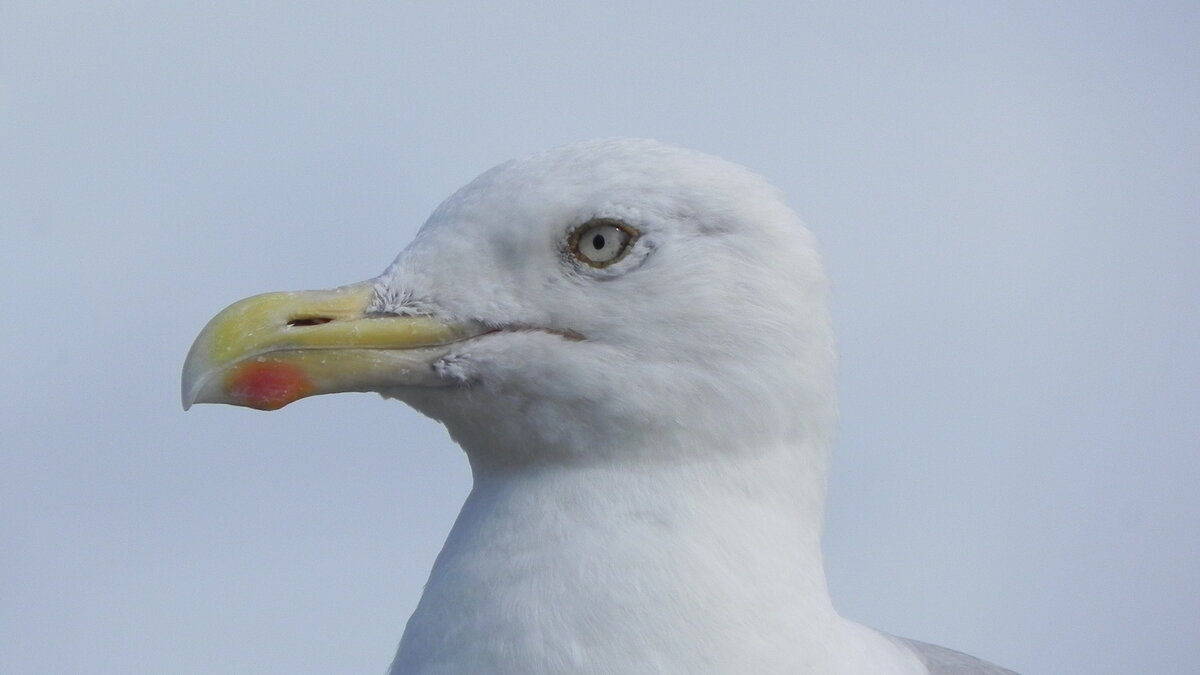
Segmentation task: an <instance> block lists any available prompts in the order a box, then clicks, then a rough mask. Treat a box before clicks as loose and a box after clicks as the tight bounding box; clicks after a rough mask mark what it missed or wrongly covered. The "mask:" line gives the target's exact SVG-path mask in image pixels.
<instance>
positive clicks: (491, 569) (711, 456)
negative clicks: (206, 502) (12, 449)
mask: <svg viewBox="0 0 1200 675" xmlns="http://www.w3.org/2000/svg"><path fill="white" fill-rule="evenodd" d="M597 223H599V224H600V225H602V226H605V227H610V228H611V227H615V228H617V229H616V230H613V229H604V230H589V229H582V228H588V227H595V226H596V224H597ZM622 228H624V229H622ZM581 231H583V232H584V235H583V236H587V237H589V239H587V240H586V241H585V242H584V244H585V245H587V246H591V247H592V249H589V252H588V253H586V254H585V253H583V252H582V251H581V250H580V248H579V242H578V240H579V238H580V237H581V234H580V232H581ZM597 233H598V234H600V235H602V236H601V238H599V239H595V238H594V236H595V234H597ZM621 233H625V234H621ZM622 236H625V237H627V238H628V241H627V242H618V243H616V244H614V241H613V239H614V237H622ZM614 246H616V247H618V248H620V250H617V249H616V248H613V247H614ZM589 255H592V256H597V257H598V256H613V258H612V260H615V262H614V261H611V260H608V259H605V260H603V261H601V262H600V263H595V262H594V261H592V260H591V259H589V257H588V256H589ZM371 288H372V298H373V299H372V301H371V303H370V305H369V307H368V308H367V312H366V315H367V316H372V317H396V316H400V317H404V316H419V317H433V318H435V319H436V320H437V321H439V322H443V323H445V324H447V325H453V326H459V327H462V326H468V327H471V328H470V329H469V330H467V329H463V330H464V331H465V334H464V335H465V337H457V338H455V339H454V340H446V341H444V342H443V343H440V344H438V345H436V348H435V349H432V350H430V349H428V348H424V349H425V351H423V352H421V354H422V356H421V359H424V361H420V359H419V360H418V361H420V362H422V363H427V364H428V368H427V369H426V370H424V371H422V374H421V376H420V377H416V376H414V375H413V373H412V372H410V371H412V368H415V366H413V367H408V366H406V368H404V369H401V370H405V371H406V372H405V373H404V374H402V375H396V376H395V377H394V378H393V379H389V377H390V376H389V375H388V374H387V373H384V374H380V373H379V372H375V373H373V374H372V376H371V377H370V378H368V379H369V380H370V386H364V387H362V388H369V389H373V390H377V391H381V392H382V393H384V394H385V395H387V396H391V397H395V398H398V399H401V400H403V401H405V402H406V403H408V404H409V405H412V406H413V407H415V408H417V409H418V410H420V411H422V412H424V413H425V414H427V415H429V416H431V417H433V418H435V419H438V420H440V421H441V422H443V423H444V424H445V425H446V427H447V429H448V430H449V432H450V434H451V436H452V437H453V438H454V440H455V441H457V442H458V443H459V444H460V445H461V446H462V448H463V449H464V450H465V452H466V454H467V457H468V458H469V460H470V463H471V467H472V470H473V474H474V480H475V484H474V488H473V489H472V491H471V494H470V496H469V497H468V498H467V502H466V504H465V505H464V507H463V510H462V513H461V515H460V516H459V518H458V521H457V522H456V523H455V525H454V528H453V530H452V531H451V533H450V535H449V538H448V539H447V541H446V544H445V547H444V549H443V550H442V552H441V554H440V555H439V556H438V559H437V562H436V563H435V565H434V568H433V570H432V572H431V575H430V579H429V582H428V584H427V586H426V589H425V594H424V596H423V597H422V599H421V601H420V604H419V606H418V607H417V609H416V611H415V613H414V614H413V616H412V618H411V620H410V621H409V623H408V627H407V629H406V631H405V633H404V637H403V639H402V641H401V644H400V648H399V652H398V654H397V655H396V659H395V662H394V664H393V666H392V671H391V672H392V673H393V675H432V674H435V673H436V674H445V675H462V674H464V673H490V674H513V675H518V674H519V675H537V674H547V675H549V674H560V673H589V674H602V673H603V674H609V673H611V674H617V673H620V674H628V673H678V674H685V673H686V674H701V673H713V674H718V673H719V674H726V673H727V674H730V675H733V674H737V675H744V674H747V673H756V674H771V673H780V674H782V673H819V674H822V675H832V674H841V673H845V674H855V675H858V674H862V673H871V674H876V675H884V674H891V673H896V674H900V673H913V674H917V673H926V672H937V673H1005V672H1008V671H1005V670H1003V669H999V668H996V667H994V666H989V665H987V664H985V663H983V662H981V661H978V660H975V659H973V658H971V657H968V656H964V655H960V654H957V653H955V652H951V651H949V650H943V649H941V648H937V647H931V646H928V645H922V644H920V643H915V642H910V641H906V640H901V639H898V638H893V637H891V636H888V635H886V634H883V633H880V632H877V631H874V630H872V629H869V628H866V627H863V626H860V625H858V624H855V623H853V622H850V621H847V620H845V619H843V618H841V617H840V616H838V614H837V613H836V612H835V610H834V608H833V606H832V604H831V601H830V598H829V595H828V591H827V588H826V582H825V575H824V570H823V568H822V559H821V549H820V537H821V521H822V515H823V514H822V510H823V502H824V496H825V485H824V481H825V473H826V465H827V458H828V451H829V444H830V441H831V437H832V433H833V427H834V424H835V417H836V395H835V382H834V379H835V368H836V357H835V349H834V340H833V332H832V328H831V326H830V321H829V315H828V311H827V306H826V295H827V288H826V279H825V275H824V272H823V270H822V265H821V262H820V257H819V254H818V252H817V248H816V243H815V241H814V238H813V237H812V235H811V234H810V233H809V231H808V230H807V229H805V227H804V226H803V225H802V224H801V222H800V221H799V219H798V218H797V217H796V215H795V214H794V213H793V212H792V210H791V209H789V208H788V207H787V206H786V205H785V203H784V202H783V200H782V198H781V196H780V195H779V193H778V192H777V191H776V190H775V189H774V188H772V187H771V186H770V185H769V184H767V183H766V182H765V181H764V180H763V179H761V178H760V177H758V176H756V175H754V174H752V173H751V172H749V171H747V170H746V169H743V168H741V167H739V166H736V165H733V164H730V163H728V162H725V161H722V160H720V159H717V158H714V157H711V156H708V155H704V154H701V153H697V152H692V151H688V150H682V149H678V148H674V147H669V146H666V145H663V144H660V143H657V142H653V141H646V140H633V139H615V140H603V141H594V142H588V143H582V144H577V145H572V146H568V147H564V148H560V149H556V150H551V151H549V152H545V153H542V154H538V155H535V156H532V157H529V158H527V159H523V160H519V161H514V162H509V163H506V164H503V165H501V166H499V167H496V168H495V169H492V170H491V171H488V172H487V173H485V174H483V175H482V176H480V177H479V178H478V179H476V180H475V181H473V182H472V183H470V184H469V185H467V186H466V187H464V188H462V189H461V190H459V191H458V192H457V193H456V194H455V195H453V196H452V197H450V198H449V199H448V200H446V202H444V203H443V204H442V205H441V206H440V207H439V208H438V209H437V210H436V211H435V212H434V213H433V215H432V216H431V217H430V219H429V221H428V222H427V223H426V224H425V226H424V227H423V228H422V229H421V231H420V233H419V234H418V235H417V237H416V239H415V240H414V241H413V243H412V244H411V245H410V246H409V247H408V248H407V249H406V250H405V251H403V252H402V253H401V254H400V256H399V257H398V258H397V259H396V262H395V263H394V264H393V265H392V266H391V267H390V268H389V269H388V270H387V271H386V272H385V273H384V274H383V275H381V276H380V277H378V278H377V279H375V280H373V281H372V282H371ZM325 320H327V319H322V321H325ZM306 321H308V320H306ZM310 322H311V321H310ZM206 339H207V338H206ZM201 342H202V341H201V340H198V344H200V343H201ZM197 349H199V347H198V348H197ZM204 367H205V368H207V367H208V366H207V365H205V366H204ZM379 368H386V365H381V366H379ZM195 369H196V370H197V372H199V371H200V370H203V368H200V367H199V366H197V367H195ZM198 377H199V376H197V378H198ZM197 381H198V380H197ZM186 386H187V385H186V384H185V395H187V389H186ZM198 386H199V385H194V386H193V389H196V388H197V387H198ZM206 386H207V385H206ZM339 387H340V388H341V389H346V388H351V387H347V386H344V385H340V384H339ZM318 389H319V388H318ZM324 390H333V388H332V387H329V388H326V389H324ZM324 390H321V391H324ZM316 393H320V391H317V392H316ZM191 396H192V397H193V398H195V397H196V394H192V395H191ZM202 400H216V399H202Z"/></svg>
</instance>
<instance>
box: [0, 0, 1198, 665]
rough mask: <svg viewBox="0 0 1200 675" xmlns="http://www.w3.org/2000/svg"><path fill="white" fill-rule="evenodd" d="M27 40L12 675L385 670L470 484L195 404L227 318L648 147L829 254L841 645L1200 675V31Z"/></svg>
mask: <svg viewBox="0 0 1200 675" xmlns="http://www.w3.org/2000/svg"><path fill="white" fill-rule="evenodd" d="M103 5H104V6H102V5H101V3H79V4H72V3H48V2H27V1H24V0H9V1H8V2H5V3H4V4H3V5H2V6H0V226H2V231H3V245H2V246H0V281H2V283H0V294H2V295H0V301H2V302H3V305H2V306H3V308H4V313H5V319H4V329H3V331H0V341H2V342H0V345H2V346H3V351H4V353H5V354H6V358H4V359H0V376H2V379H3V382H4V383H5V384H4V386H3V388H0V424H2V434H3V436H2V437H3V441H2V444H3V449H2V450H0V542H3V543H2V545H0V598H3V600H2V601H0V672H4V673H14V674H26V673H28V674H40V673H63V672H73V673H75V672H78V673H83V672H86V673H88V674H89V675H103V674H110V673H111V674H114V675H115V674H122V675H129V674H134V675H140V674H147V675H149V674H155V675H158V674H161V673H173V674H175V673H178V674H197V675H199V674H210V673H223V674H229V675H240V674H247V675H249V674H259V673H289V674H309V673H311V674H313V675H318V674H328V673H381V672H383V671H384V669H385V668H386V666H387V664H388V662H389V661H390V659H391V656H392V653H393V651H394V649H395V645H396V642H397V640H398V639H399V636H400V632H401V630H402V628H403V625H404V622H405V620H406V619H407V617H408V614H409V612H410V611H411V609H412V608H413V606H414V604H415V602H416V599H417V597H418V596H419V593H420V589H421V584H422V583H423V582H424V578H425V574H426V572H427V570H428V568H429V566H430V565H431V563H432V561H433V557H434V555H435V554H436V552H437V550H438V548H439V547H440V544H441V541H442V538H443V536H444V535H445V532H446V530H447V529H448V527H449V525H450V522H451V521H452V519H453V517H454V515H455V513H456V512H457V507H458V505H459V503H460V502H461V499H462V498H463V496H464V495H465V493H466V490H467V488H468V479H469V477H468V474H467V468H466V463H465V461H464V459H463V457H462V456H461V454H460V453H459V452H458V450H457V449H456V448H455V447H453V446H452V445H451V443H450V442H449V441H448V440H447V439H446V437H445V435H444V434H443V432H442V430H441V429H440V427H438V426H437V425H436V424H434V423H433V422H430V421H428V420H426V419H424V418H421V417H420V416H419V415H417V414H415V413H413V412H411V411H409V410H408V409H406V408H405V407H404V406H402V405H400V404H398V403H395V402H385V401H382V400H380V399H379V398H377V397H374V396H369V395H341V396H335V397H322V398H317V399H311V400H306V401H301V402H299V403H297V404H295V405H293V406H291V407H289V408H286V409H284V410H283V411H280V412H278V413H274V414H262V413H256V412H253V411H249V410H244V409H235V408H228V407H215V406H201V407H198V408H196V409H194V410H193V411H192V412H189V413H188V414H186V415H185V414H184V413H183V412H181V411H180V409H179V401H178V376H179V368H180V366H181V364H182V361H183V357H184V355H185V353H186V351H187V348H188V346H189V344H190V342H191V340H192V338H193V337H194V335H195V334H196V332H197V331H198V330H199V329H200V328H201V327H202V326H203V324H204V322H205V321H206V320H207V319H208V318H209V317H210V316H211V315H212V314H213V313H214V312H215V311H217V310H218V309H220V308H221V307H223V306H224V305H225V304H227V303H228V302H230V301H232V300H235V299H237V298H240V297H243V296H245V295H249V294H252V293H257V292H261V291H267V290H280V289H291V288H321V287H327V286H333V285H338V284H341V283H346V282H351V281H356V280H359V279H364V278H367V277H370V276H373V275H375V274H377V273H378V272H379V271H381V270H382V269H383V268H384V267H385V266H386V265H387V264H388V263H389V262H390V260H391V258H392V256H393V255H394V254H395V253H396V252H397V251H399V250H400V248H401V247H403V245H404V244H405V243H406V242H407V241H408V240H409V239H410V238H411V237H412V235H413V233H414V232H415V230H416V228H417V227H419V226H420V224H421V223H422V222H423V220H424V218H425V216H426V215H427V214H428V213H429V211H430V210H432V208H433V207H434V206H436V205H437V203H438V202H439V201H440V200H441V199H442V198H443V197H445V196H446V195H448V194H449V193H450V192H451V191H452V190H454V189H455V188H457V187H458V186H459V185H461V184H463V183H464V182H466V181H467V180H469V179H471V178H472V177H474V176H475V175H476V174H478V173H479V172H481V171H483V170H484V169H487V168H489V167H490V166H492V165H493V164H495V163H497V162H499V161H502V160H505V159H507V158H509V157H512V156H516V155H521V154H526V153H529V152H532V151H536V150H540V149H544V148H546V147H550V146H554V145H558V144H562V143H565V142H570V141H574V140H580V139H585V138H592V137H598V136H609V135H639V136H650V137H655V138H660V139H662V140H665V141H669V142H672V143H676V144H680V145H686V146H690V147H695V148H697V149H701V150H705V151H708V152H712V153H715V154H719V155H722V156H725V157H727V158H729V159H732V160H735V161H738V162H740V163H743V164H746V165H749V166H750V167H752V168H754V169H755V170H757V171H759V172H760V173H762V174H764V175H766V176H767V177H769V178H770V179H771V180H772V181H773V182H775V183H776V184H778V185H779V186H780V187H781V188H782V189H783V190H784V191H785V192H786V193H787V194H788V195H789V197H790V200H791V202H792V204H793V206H795V208H796V209H797V210H798V211H799V212H800V213H801V215H802V216H803V217H804V218H805V219H806V220H807V221H808V222H809V224H810V225H811V227H812V229H813V230H814V231H815V232H816V233H817V234H818V236H819V237H820V238H821V239H822V241H823V243H824V247H825V251H826V254H827V257H828V262H829V268H830V271H831V273H832V275H833V277H834V284H835V300H836V306H835V317H836V320H837V322H838V329H839V334H840V338H841V345H842V354H843V371H842V375H843V377H842V395H843V396H842V401H843V406H842V407H843V423H842V432H841V437H840V441H839V446H838V449H837V451H836V460H835V465H834V470H833V474H832V476H831V503H830V514H829V522H828V536H827V545H826V548H827V553H828V565H827V566H828V571H829V575H830V578H831V583H832V586H833V592H834V598H835V601H836V602H837V604H838V606H839V607H840V608H841V609H842V610H843V612H844V613H845V614H847V615H849V616H851V617H853V618H856V619H859V620H861V621H863V622H865V623H868V624H871V625H874V626H877V627H879V628H883V629H885V630H888V631H891V632H895V633H898V634H901V635H905V636H909V637H914V638H919V639H922V640H927V641H932V642H936V643H940V644H945V645H947V646H951V647H954V648H957V649H962V650H965V651H969V652H972V653H975V654H978V655H980V656H983V657H986V658H989V659H991V660H995V661H997V662H999V663H1002V664H1004V665H1006V666H1009V667H1012V668H1015V669H1017V670H1020V671H1022V672H1025V673H1027V674H1029V675H1032V674H1034V673H1056V674H1067V675H1069V674H1072V673H1080V674H1084V673H1086V674H1089V675H1092V674H1096V673H1122V674H1124V673H1156V674H1158V673H1191V672H1194V671H1195V670H1196V664H1197V663H1198V662H1200V642H1198V641H1197V640H1196V635H1197V634H1198V631H1200V537H1197V532H1200V490H1198V489H1197V487H1196V486H1197V481H1198V479H1200V421H1198V420H1200V415H1198V410H1200V357H1198V354H1197V348H1196V345H1197V344H1198V343H1200V311H1198V298H1200V265H1198V264H1197V259H1198V257H1200V105H1198V104H1200V79H1198V78H1197V76H1196V74H1197V73H1200V48H1198V47H1197V46H1196V45H1197V44H1198V39H1197V38H1198V36H1200V9H1198V8H1200V5H1196V4H1195V3H1184V2H1179V3H1153V2H1151V3H1136V4H1117V3H1110V2H1101V3H1096V2H1087V3H1084V2H1071V3H1053V4H1047V3H1032V2H1030V3H905V4H904V5H903V6H902V7H899V6H895V5H889V6H887V7H883V6H881V5H882V3H880V4H866V3H829V4H827V5H826V4H814V3H797V2H777V3H743V4H741V5H740V6H738V7H737V8H736V9H734V8H733V7H732V5H731V6H730V8H729V9H704V8H701V7H699V6H697V5H695V4H694V3H657V4H653V5H651V4H650V3H632V2H613V3H606V4H604V5H603V6H599V5H594V4H588V5H584V4H576V3H550V2H546V3H534V2H515V3H505V4H503V5H500V4H499V3H493V4H491V5H488V6H487V7H486V8H483V7H482V6H483V5H484V3H470V4H465V3H454V2H449V3H447V2H443V3H421V4H420V6H413V4H412V3H383V2H378V3H355V4H353V5H346V4H341V3H339V4H333V3H330V4H328V5H318V4H315V3H283V2H273V3H252V4H249V3H232V2H173V3H156V2H114V3H103Z"/></svg>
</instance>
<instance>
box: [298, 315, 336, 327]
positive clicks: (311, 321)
mask: <svg viewBox="0 0 1200 675" xmlns="http://www.w3.org/2000/svg"><path fill="white" fill-rule="evenodd" d="M330 321H333V319H331V318H329V317H327V316H306V317H303V318H300V319H292V320H291V321H289V322H287V325H289V326H320V325H321V324H323V323H329V322H330Z"/></svg>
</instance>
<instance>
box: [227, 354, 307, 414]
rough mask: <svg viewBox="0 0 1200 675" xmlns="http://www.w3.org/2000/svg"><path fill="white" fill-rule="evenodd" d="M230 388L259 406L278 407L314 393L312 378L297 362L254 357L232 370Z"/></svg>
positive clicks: (241, 398) (247, 402)
mask: <svg viewBox="0 0 1200 675" xmlns="http://www.w3.org/2000/svg"><path fill="white" fill-rule="evenodd" d="M225 388H226V391H227V392H228V393H229V395H230V396H233V397H234V398H236V399H237V400H238V401H240V402H241V403H242V404H244V405H247V406H249V407H251V408H257V409H259V410H278V409H280V408H282V407H283V406H285V405H287V404H289V403H291V402H292V401H295V400H297V399H301V398H304V397H305V396H308V395H309V394H311V393H313V385H312V382H310V381H309V379H308V377H307V376H306V375H305V374H304V371H303V370H301V369H300V366H298V365H296V364H294V363H280V362H278V361H263V362H259V361H250V362H247V363H240V364H238V365H237V366H235V367H234V368H233V371H232V372H230V373H229V377H228V379H227V380H226V384H225Z"/></svg>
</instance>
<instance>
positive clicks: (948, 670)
mask: <svg viewBox="0 0 1200 675" xmlns="http://www.w3.org/2000/svg"><path fill="white" fill-rule="evenodd" d="M896 639H897V640H899V641H900V643H901V644H903V645H905V646H907V647H908V648H909V649H911V650H913V652H914V653H915V654H916V655H917V657H918V658H920V659H921V661H922V662H923V663H924V664H925V666H926V667H927V668H929V675H1017V673H1015V672H1013V671H1011V670H1008V669H1007V668H1001V667H1000V666H996V665H993V664H990V663H988V662H987V661H981V660H980V659H977V658H975V657H974V656H970V655H968V654H963V653H962V652H956V651H954V650H953V649H946V648H945V647H939V646H937V645H931V644H929V643H926V642H918V641H916V640H909V639H908V638H896Z"/></svg>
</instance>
